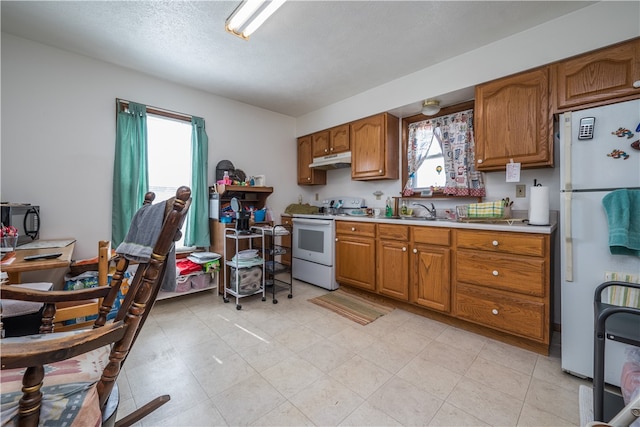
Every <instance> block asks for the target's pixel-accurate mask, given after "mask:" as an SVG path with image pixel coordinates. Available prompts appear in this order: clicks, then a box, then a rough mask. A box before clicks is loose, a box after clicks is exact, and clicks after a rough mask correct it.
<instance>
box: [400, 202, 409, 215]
mask: <svg viewBox="0 0 640 427" xmlns="http://www.w3.org/2000/svg"><path fill="white" fill-rule="evenodd" d="M407 213H409V210H408V209H407V201H406V200H403V201H402V207H401V208H400V215H402V216H406V215H407Z"/></svg>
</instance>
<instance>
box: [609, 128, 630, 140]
mask: <svg viewBox="0 0 640 427" xmlns="http://www.w3.org/2000/svg"><path fill="white" fill-rule="evenodd" d="M611 134H612V135H615V136H617V137H619V138H623V137H625V136H626V137H627V139H630V138H633V132H631V131H630V130H629V129H627V128H618V130H617V131H615V132H611Z"/></svg>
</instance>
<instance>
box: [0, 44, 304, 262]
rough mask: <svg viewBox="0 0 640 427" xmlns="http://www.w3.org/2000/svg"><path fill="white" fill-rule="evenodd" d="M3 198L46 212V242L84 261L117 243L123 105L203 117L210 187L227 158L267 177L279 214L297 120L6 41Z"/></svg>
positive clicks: (291, 184) (290, 178)
mask: <svg viewBox="0 0 640 427" xmlns="http://www.w3.org/2000/svg"><path fill="white" fill-rule="evenodd" d="M1 77H2V141H1V146H0V149H1V152H2V159H1V166H2V170H1V198H2V200H3V201H11V202H29V203H32V204H39V205H40V206H41V209H42V236H41V238H44V239H47V238H58V237H67V236H72V237H75V238H76V239H77V243H76V250H75V252H74V255H75V257H76V258H78V259H80V258H85V257H93V256H96V254H97V242H98V240H105V239H106V240H109V239H110V236H111V185H112V178H113V158H114V143H115V128H116V126H115V99H116V98H123V99H127V100H130V101H135V102H140V103H143V104H147V105H150V106H155V107H160V108H164V109H168V110H172V111H177V112H182V113H186V114H192V115H195V116H199V117H203V118H204V119H205V123H206V129H207V134H208V136H209V182H210V183H212V182H213V181H214V178H215V167H216V164H217V163H218V162H219V161H220V160H223V159H228V160H231V161H232V162H233V164H234V166H235V167H236V168H238V169H242V170H243V171H245V172H246V173H247V174H249V175H259V174H264V175H266V179H267V184H268V185H273V186H274V187H275V188H274V193H273V195H272V196H271V197H270V198H269V203H270V204H271V205H272V206H273V208H274V209H275V210H276V211H278V212H280V211H282V210H284V208H285V207H286V206H287V204H289V203H290V201H291V200H293V197H294V196H291V194H295V195H297V187H296V184H295V183H296V168H295V164H296V152H295V120H294V119H293V118H292V117H288V116H284V115H281V114H277V113H273V112H270V111H266V110H263V109H259V108H255V107H252V106H249V105H246V104H242V103H238V102H235V101H230V100H228V99H225V98H221V97H217V96H213V95H209V94H206V93H204V92H201V91H197V90H193V89H190V88H186V87H184V86H179V85H176V84H173V83H169V82H166V81H162V80H158V79H155V78H152V77H148V76H146V75H143V74H141V73H137V72H133V71H131V70H128V69H125V68H122V67H117V66H113V65H109V64H106V63H104V62H100V61H96V60H93V59H90V58H87V57H83V56H79V55H75V54H72V53H69V52H66V51H62V50H59V49H54V48H50V47H47V46H44V45H42V44H38V43H33V42H30V41H28V40H25V39H22V38H17V37H14V36H11V35H7V34H4V33H3V34H2V76H1Z"/></svg>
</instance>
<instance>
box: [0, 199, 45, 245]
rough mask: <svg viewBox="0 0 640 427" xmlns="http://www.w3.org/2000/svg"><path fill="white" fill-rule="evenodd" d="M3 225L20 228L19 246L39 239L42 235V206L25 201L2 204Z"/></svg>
mask: <svg viewBox="0 0 640 427" xmlns="http://www.w3.org/2000/svg"><path fill="white" fill-rule="evenodd" d="M0 209H1V210H2V214H1V216H0V218H1V220H2V225H3V226H10V225H12V226H14V227H15V228H16V229H17V230H18V246H20V245H24V244H25V243H29V242H31V241H33V240H37V239H38V237H39V236H40V206H34V205H28V204H24V203H2V204H0Z"/></svg>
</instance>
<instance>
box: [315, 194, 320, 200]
mask: <svg viewBox="0 0 640 427" xmlns="http://www.w3.org/2000/svg"><path fill="white" fill-rule="evenodd" d="M319 198H320V196H319V195H318V193H316V201H317V200H320V199H319Z"/></svg>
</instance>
